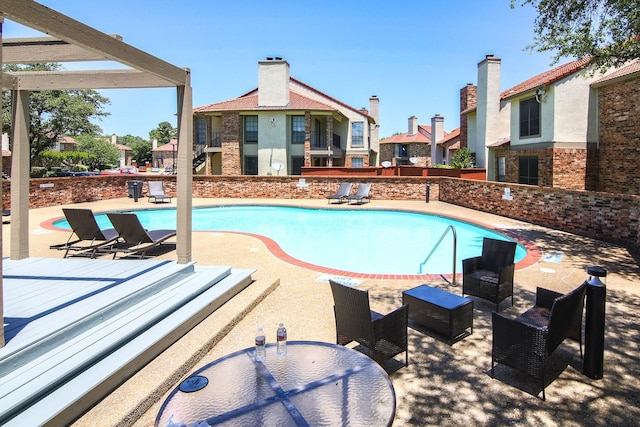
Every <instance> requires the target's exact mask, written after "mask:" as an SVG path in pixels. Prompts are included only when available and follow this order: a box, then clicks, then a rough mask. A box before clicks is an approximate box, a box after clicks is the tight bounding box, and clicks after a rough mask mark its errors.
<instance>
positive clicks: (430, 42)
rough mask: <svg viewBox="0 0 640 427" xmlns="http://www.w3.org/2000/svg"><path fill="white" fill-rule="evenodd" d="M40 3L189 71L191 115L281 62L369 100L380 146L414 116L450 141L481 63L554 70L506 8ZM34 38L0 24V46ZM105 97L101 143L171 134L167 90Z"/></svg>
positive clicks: (260, 1)
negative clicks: (441, 124)
mask: <svg viewBox="0 0 640 427" xmlns="http://www.w3.org/2000/svg"><path fill="white" fill-rule="evenodd" d="M40 3H42V4H44V5H45V6H48V7H50V8H53V9H55V10H57V11H59V12H61V13H63V14H65V15H67V16H70V17H71V18H73V19H76V20H79V21H81V22H83V23H85V24H87V25H91V26H92V27H94V28H96V29H98V30H100V31H102V32H104V33H107V34H119V35H121V36H122V37H123V38H124V41H125V42H126V43H128V44H130V45H132V46H134V47H136V48H138V49H141V50H144V51H146V52H148V53H150V54H152V55H154V56H157V57H159V58H161V59H163V60H165V61H168V62H170V63H172V64H174V65H177V66H180V67H188V68H190V69H191V73H192V81H191V83H192V87H193V104H194V107H197V106H201V105H206V104H210V103H214V102H219V101H224V100H227V99H231V98H235V97H238V96H240V95H242V94H244V93H246V92H247V91H249V90H252V89H254V88H256V87H257V84H258V61H259V60H261V59H264V58H266V57H268V56H278V57H282V58H283V59H285V60H287V61H288V62H289V64H290V67H291V70H290V71H291V76H292V77H295V78H296V79H298V80H301V81H303V82H304V83H306V84H308V85H311V86H313V87H315V88H316V89H318V90H320V91H322V92H324V93H326V94H328V95H330V96H332V97H334V98H337V99H339V100H341V101H343V102H345V103H347V104H349V105H351V106H353V107H355V108H361V107H366V108H368V106H369V97H370V96H371V95H377V96H378V97H379V98H380V136H381V137H385V136H390V135H392V134H394V133H397V132H406V131H407V119H408V118H409V117H410V116H416V117H418V122H419V123H420V124H430V123H431V117H433V116H434V115H435V114H440V115H442V116H444V117H445V130H446V131H451V130H452V129H454V128H456V127H458V125H459V91H460V88H462V87H463V86H464V85H466V84H467V83H473V84H476V83H477V63H478V62H479V61H481V60H482V59H483V58H484V57H485V55H486V54H489V53H491V54H494V55H495V56H497V57H499V58H502V71H501V75H502V84H501V88H502V90H504V89H507V88H509V87H511V86H513V85H515V84H517V83H519V82H521V81H524V80H526V79H528V78H529V77H531V76H534V75H536V74H539V73H541V72H543V71H545V70H547V69H549V68H550V66H551V55H550V54H546V53H545V54H541V53H537V52H533V53H531V52H529V51H528V50H526V49H525V48H526V46H528V45H529V44H531V42H532V40H533V21H534V19H535V16H536V15H535V11H534V10H533V8H531V6H526V7H520V6H517V7H516V8H515V9H511V8H510V7H509V3H510V2H509V0H459V1H454V0H449V1H438V2H436V1H425V0H423V1H402V0H400V1H395V2H371V1H360V0H342V1H333V0H325V1H324V2H313V3H312V2H306V1H286V0H271V1H264V0H255V1H254V0H245V1H243V2H229V1H226V2H222V1H205V0H194V1H190V2H178V1H175V0H174V1H167V0H154V1H151V0H134V1H132V0H108V1H107V0H91V1H80V2H79V1H76V0H41V1H40ZM34 35H38V33H36V32H34V31H33V30H30V29H28V28H25V27H22V26H20V25H17V24H15V23H13V22H11V21H8V20H7V21H5V24H4V27H3V37H5V38H11V37H26V36H34ZM109 67H111V66H109ZM67 68H68V69H73V66H72V65H68V66H67ZM99 68H100V67H99ZM102 68H105V67H104V66H102ZM101 92H102V94H103V95H105V96H106V97H108V98H110V100H111V104H110V105H108V106H107V110H108V111H109V112H110V113H111V115H110V116H109V117H107V118H105V119H103V120H102V121H99V122H98V124H99V125H100V126H101V127H102V129H103V131H104V133H105V134H112V133H115V134H117V135H127V134H131V135H136V136H141V137H143V138H145V139H147V138H148V136H149V131H150V130H152V129H154V128H155V127H156V126H157V125H158V123H160V122H162V121H169V122H170V123H172V124H173V125H174V126H175V125H176V118H175V116H174V113H175V111H176V91H175V89H140V90H133V89H129V90H104V91H101Z"/></svg>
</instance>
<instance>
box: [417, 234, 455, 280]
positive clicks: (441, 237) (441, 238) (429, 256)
mask: <svg viewBox="0 0 640 427" xmlns="http://www.w3.org/2000/svg"><path fill="white" fill-rule="evenodd" d="M449 229H451V233H452V234H453V279H452V282H451V286H456V285H457V283H456V248H457V246H458V237H457V234H456V228H455V227H454V226H453V225H448V226H447V228H446V229H445V230H444V232H443V233H442V236H440V238H439V239H438V241H437V242H436V244H435V245H433V248H431V252H429V255H427V257H426V258H425V259H424V261H422V262H421V263H420V267H419V272H418V274H422V267H423V266H424V265H425V264H426V263H427V261H429V258H431V255H433V253H434V252H435V251H436V249H437V248H438V246H439V245H440V243H441V242H442V240H443V239H444V238H445V236H446V235H447V233H448V232H449Z"/></svg>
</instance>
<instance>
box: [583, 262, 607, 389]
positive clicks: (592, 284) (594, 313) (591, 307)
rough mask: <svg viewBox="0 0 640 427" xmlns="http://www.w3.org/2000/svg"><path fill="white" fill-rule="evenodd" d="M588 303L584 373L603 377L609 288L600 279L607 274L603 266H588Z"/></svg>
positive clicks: (599, 377) (595, 377)
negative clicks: (605, 312) (606, 308)
mask: <svg viewBox="0 0 640 427" xmlns="http://www.w3.org/2000/svg"><path fill="white" fill-rule="evenodd" d="M587 274H588V275H589V278H588V279H587V303H586V306H587V308H586V320H585V326H584V335H585V340H584V364H583V371H582V372H583V373H584V374H585V375H586V376H587V377H589V378H593V379H601V378H602V372H603V365H604V306H605V297H606V294H607V288H606V286H605V284H604V283H603V282H602V281H601V280H600V278H601V277H606V276H607V270H605V269H604V268H602V267H588V268H587Z"/></svg>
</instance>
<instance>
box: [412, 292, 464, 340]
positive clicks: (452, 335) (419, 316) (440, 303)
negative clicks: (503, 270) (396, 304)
mask: <svg viewBox="0 0 640 427" xmlns="http://www.w3.org/2000/svg"><path fill="white" fill-rule="evenodd" d="M402 303H403V304H409V319H410V320H411V321H413V322H415V323H417V326H422V327H424V328H425V329H428V330H431V331H433V332H436V333H438V334H441V335H443V336H444V337H445V338H446V339H447V340H448V342H449V345H452V344H453V343H454V342H456V341H459V340H461V339H463V338H465V337H466V336H468V335H471V334H472V333H473V301H472V300H470V299H469V298H465V297H462V296H460V295H455V294H452V293H451V292H447V291H443V290H442V289H438V288H433V287H431V286H429V285H420V286H418V287H415V288H412V289H409V290H407V291H403V292H402ZM467 329H470V331H469V332H467Z"/></svg>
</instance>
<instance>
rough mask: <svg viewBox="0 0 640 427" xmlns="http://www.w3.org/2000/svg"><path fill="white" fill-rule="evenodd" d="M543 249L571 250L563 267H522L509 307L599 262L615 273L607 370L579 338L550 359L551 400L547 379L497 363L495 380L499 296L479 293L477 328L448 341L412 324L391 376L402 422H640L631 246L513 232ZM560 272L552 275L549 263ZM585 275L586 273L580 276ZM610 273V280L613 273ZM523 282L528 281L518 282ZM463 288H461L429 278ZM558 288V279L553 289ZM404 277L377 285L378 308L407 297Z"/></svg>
mask: <svg viewBox="0 0 640 427" xmlns="http://www.w3.org/2000/svg"><path fill="white" fill-rule="evenodd" d="M513 231H514V232H516V233H518V234H520V235H522V236H524V237H526V238H528V239H530V240H531V241H533V242H534V243H536V244H537V245H538V246H539V247H540V249H541V250H542V251H543V252H544V251H561V252H563V254H564V255H563V256H564V259H563V262H562V264H558V265H556V264H547V263H538V264H536V265H534V266H532V267H529V269H528V270H527V269H525V270H522V271H520V272H517V273H516V284H515V292H514V296H515V305H514V306H513V307H510V306H509V303H506V304H503V305H501V310H502V311H504V312H505V313H507V314H510V315H512V316H517V315H519V314H520V313H522V312H524V311H525V310H526V309H528V308H529V307H530V306H531V305H533V302H534V300H535V287H536V286H542V287H549V288H551V289H558V288H560V289H564V290H565V291H568V290H570V289H572V288H573V287H575V286H578V285H580V283H581V282H582V281H584V280H585V279H586V268H587V267H588V266H591V265H598V266H601V267H603V268H605V269H606V270H607V271H609V272H610V276H611V273H615V277H616V285H615V286H608V287H607V296H606V309H605V311H606V313H605V318H606V320H605V350H604V377H603V378H602V379H599V380H595V379H591V378H588V377H587V376H585V375H584V374H583V373H582V370H583V360H582V359H581V358H580V350H579V344H578V343H577V342H576V341H571V340H565V342H563V343H562V344H561V345H560V346H559V347H558V349H556V351H555V352H554V353H553V354H552V356H551V357H550V359H549V362H548V365H547V370H546V398H547V400H546V401H543V400H542V398H541V397H542V393H541V386H540V384H539V381H538V380H536V379H534V378H531V377H528V376H527V375H524V374H522V373H520V372H518V371H515V370H513V369H511V368H509V367H506V366H502V365H497V366H496V368H495V378H492V377H491V372H490V369H491V341H492V336H491V333H492V328H491V312H492V310H494V309H495V306H494V305H493V304H492V303H489V302H486V301H483V300H480V299H477V298H473V297H472V298H473V300H474V330H473V334H472V335H471V336H468V337H466V338H464V339H462V340H460V341H459V342H457V343H455V344H453V345H451V346H450V345H448V343H447V342H445V341H444V340H442V339H440V338H439V337H437V336H435V335H433V334H428V333H427V334H425V333H422V332H420V331H418V330H415V329H411V328H410V329H409V341H410V343H409V348H410V353H409V366H408V367H406V368H401V369H398V370H396V371H395V372H393V373H392V374H391V379H392V381H393V384H394V387H395V390H396V395H397V412H396V418H395V423H394V425H420V426H425V425H438V426H442V425H503V424H509V425H563V426H565V425H569V426H578V425H579V426H602V425H637V420H638V419H640V379H639V378H640V352H639V350H640V348H639V347H640V326H639V324H638V320H637V313H639V312H640V295H639V292H638V289H637V286H638V283H639V281H640V269H639V268H638V264H637V262H636V260H637V257H636V256H635V255H634V254H632V253H631V252H630V251H628V250H627V249H625V248H621V247H619V246H615V245H610V244H607V243H605V242H598V241H594V240H591V239H586V238H585V239H583V238H581V237H579V236H575V235H567V234H566V233H563V232H559V231H554V230H550V231H547V232H544V231H542V232H541V231H534V230H525V229H522V230H513ZM545 269H546V270H549V271H552V272H553V274H545V273H544V271H546V270H545ZM582 272H585V273H582ZM610 278H611V277H610ZM519 281H520V283H519ZM430 284H431V285H433V286H438V287H440V288H441V289H445V290H448V291H450V292H453V293H456V294H460V293H461V288H460V286H458V287H452V286H449V285H448V284H446V283H445V282H442V283H436V284H434V283H430ZM549 285H551V286H549ZM406 288H407V284H406V283H404V284H403V283H395V284H393V283H392V284H372V285H371V286H370V298H371V305H372V308H373V309H375V310H377V311H380V312H383V313H385V312H387V311H389V310H390V309H392V308H395V307H397V306H399V305H400V304H401V291H402V290H404V289H406Z"/></svg>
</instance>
